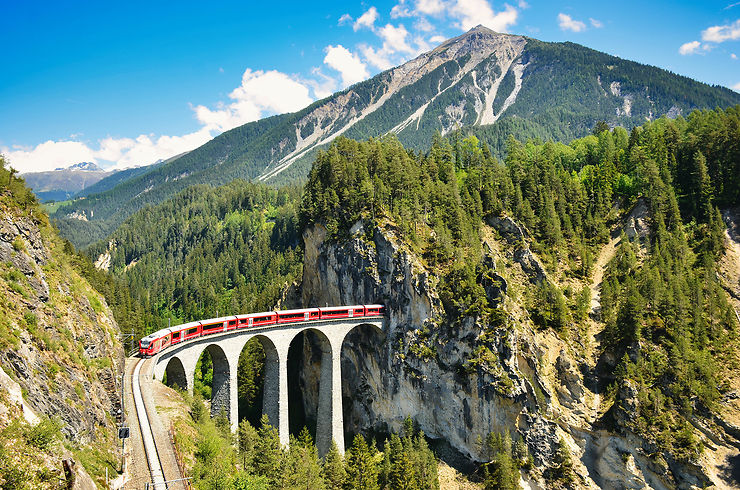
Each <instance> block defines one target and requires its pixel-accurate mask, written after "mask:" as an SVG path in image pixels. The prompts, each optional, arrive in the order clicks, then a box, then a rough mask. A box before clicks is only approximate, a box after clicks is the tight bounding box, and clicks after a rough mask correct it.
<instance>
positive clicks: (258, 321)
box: [236, 311, 277, 328]
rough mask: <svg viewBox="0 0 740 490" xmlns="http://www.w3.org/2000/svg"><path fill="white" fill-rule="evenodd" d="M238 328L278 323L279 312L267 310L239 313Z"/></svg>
mask: <svg viewBox="0 0 740 490" xmlns="http://www.w3.org/2000/svg"><path fill="white" fill-rule="evenodd" d="M236 318H237V322H238V328H246V327H259V326H263V325H274V324H275V323H277V313H275V312H274V311H265V312H263V313H249V314H247V315H237V317H236Z"/></svg>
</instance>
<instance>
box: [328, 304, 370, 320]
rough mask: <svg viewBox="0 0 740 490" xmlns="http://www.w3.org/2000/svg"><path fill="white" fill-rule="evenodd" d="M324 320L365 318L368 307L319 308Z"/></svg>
mask: <svg viewBox="0 0 740 490" xmlns="http://www.w3.org/2000/svg"><path fill="white" fill-rule="evenodd" d="M319 311H320V312H321V319H322V320H333V319H335V318H354V317H358V316H365V311H366V307H365V306H363V305H353V306H331V307H326V308H319Z"/></svg>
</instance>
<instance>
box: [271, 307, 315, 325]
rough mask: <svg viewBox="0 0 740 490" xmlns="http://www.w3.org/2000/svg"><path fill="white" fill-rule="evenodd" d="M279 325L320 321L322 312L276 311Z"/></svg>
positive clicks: (311, 310)
mask: <svg viewBox="0 0 740 490" xmlns="http://www.w3.org/2000/svg"><path fill="white" fill-rule="evenodd" d="M275 313H276V314H277V323H294V322H307V321H310V320H318V319H320V318H321V312H320V311H319V309H318V308H304V309H300V310H284V311H276V312H275Z"/></svg>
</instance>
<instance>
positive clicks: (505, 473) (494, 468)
mask: <svg viewBox="0 0 740 490" xmlns="http://www.w3.org/2000/svg"><path fill="white" fill-rule="evenodd" d="M485 448H486V451H487V453H488V457H489V458H490V462H489V463H486V464H484V465H483V483H484V485H485V488H486V489H491V490H493V489H502V490H519V489H520V488H521V487H520V486H519V468H520V467H521V466H522V465H523V463H524V462H525V461H526V456H527V453H526V449H520V450H519V451H520V452H522V453H523V454H521V455H519V454H515V452H514V450H513V447H512V443H511V437H510V436H509V434H508V432H507V433H504V434H503V435H501V434H497V433H494V432H491V433H490V434H489V435H488V437H487V438H486V443H485ZM520 458H521V459H520Z"/></svg>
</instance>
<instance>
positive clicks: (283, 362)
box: [278, 346, 290, 447]
mask: <svg viewBox="0 0 740 490" xmlns="http://www.w3.org/2000/svg"><path fill="white" fill-rule="evenodd" d="M278 358H279V359H280V362H279V363H278V366H279V373H278V386H279V390H278V391H279V397H278V400H279V401H278V412H279V413H278V433H279V434H280V444H282V445H283V446H286V447H287V446H288V443H289V442H290V419H289V417H288V346H285V349H281V350H280V351H278Z"/></svg>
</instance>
